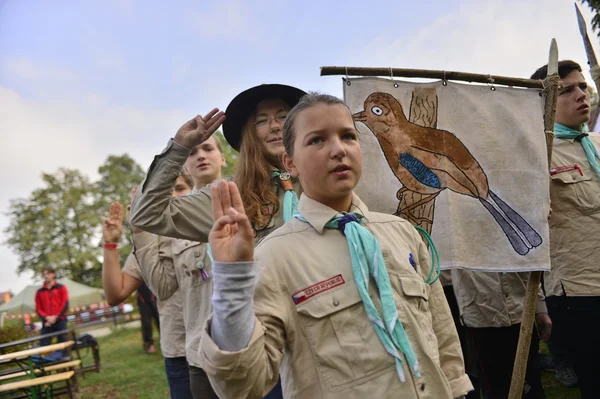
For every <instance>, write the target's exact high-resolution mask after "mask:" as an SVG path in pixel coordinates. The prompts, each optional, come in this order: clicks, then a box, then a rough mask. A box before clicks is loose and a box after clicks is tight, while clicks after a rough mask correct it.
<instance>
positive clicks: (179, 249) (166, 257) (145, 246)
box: [133, 232, 213, 368]
mask: <svg viewBox="0 0 600 399" xmlns="http://www.w3.org/2000/svg"><path fill="white" fill-rule="evenodd" d="M133 243H134V248H135V256H136V258H137V259H138V261H139V264H140V265H141V268H142V272H143V274H144V276H145V277H146V280H147V281H148V285H149V286H150V288H151V289H152V290H153V291H154V292H155V293H156V295H157V296H158V298H159V299H161V300H162V299H166V298H169V299H167V300H170V298H172V296H171V295H177V296H179V297H180V301H179V302H180V303H181V304H182V307H181V308H180V309H179V314H180V315H182V316H183V322H184V325H185V356H186V358H187V361H188V363H189V364H191V365H192V366H195V367H200V368H201V367H202V366H201V364H200V358H199V356H198V348H199V346H200V337H201V335H202V326H203V325H204V322H205V321H206V319H207V318H208V316H209V315H210V313H211V312H212V304H211V302H210V298H211V296H212V291H213V285H212V278H211V277H209V279H208V280H206V281H204V280H202V277H201V275H200V273H199V271H198V265H199V264H200V265H202V266H204V270H205V271H206V272H207V273H208V275H209V276H210V275H211V262H210V258H209V257H208V256H207V254H206V244H202V243H199V242H194V241H187V240H176V239H171V238H166V237H159V236H156V235H154V234H150V233H147V232H140V233H136V234H134V235H133Z"/></svg>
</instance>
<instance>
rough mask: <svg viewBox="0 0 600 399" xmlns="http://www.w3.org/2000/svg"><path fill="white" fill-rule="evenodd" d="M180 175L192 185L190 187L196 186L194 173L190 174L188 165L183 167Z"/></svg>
mask: <svg viewBox="0 0 600 399" xmlns="http://www.w3.org/2000/svg"><path fill="white" fill-rule="evenodd" d="M178 177H183V180H185V183H186V184H187V185H188V186H190V188H194V179H192V175H191V174H190V171H189V170H188V169H187V167H186V166H185V165H184V166H183V168H181V172H179V176H178Z"/></svg>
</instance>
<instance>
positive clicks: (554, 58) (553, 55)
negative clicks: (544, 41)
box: [548, 39, 558, 76]
mask: <svg viewBox="0 0 600 399" xmlns="http://www.w3.org/2000/svg"><path fill="white" fill-rule="evenodd" d="M555 73H558V45H557V44H556V39H552V42H550V54H549V56H548V76H552V75H554V74H555Z"/></svg>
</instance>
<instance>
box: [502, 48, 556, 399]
mask: <svg viewBox="0 0 600 399" xmlns="http://www.w3.org/2000/svg"><path fill="white" fill-rule="evenodd" d="M549 58H550V59H549V62H548V77H547V78H546V80H545V86H546V88H545V89H544V95H545V103H544V130H545V131H546V132H547V133H546V147H547V149H548V166H549V165H550V160H551V159H552V142H553V140H554V134H553V133H551V132H552V131H553V130H554V116H555V114H556V96H557V89H558V84H559V79H560V78H559V76H558V48H557V45H556V40H554V39H552V43H551V45H550V57H549ZM548 132H550V133H548ZM548 169H549V167H548ZM541 278H542V272H539V271H538V272H531V273H529V279H528V280H527V289H526V292H525V303H524V304H523V318H522V320H521V331H520V333H519V343H518V345H517V353H516V355H515V365H514V367H513V374H512V380H511V384H510V391H509V393H508V398H509V399H521V397H522V395H523V385H524V383H525V372H526V371H527V359H528V357H529V346H530V345H531V334H532V332H533V322H534V320H535V305H536V299H537V293H538V290H539V286H540V281H541Z"/></svg>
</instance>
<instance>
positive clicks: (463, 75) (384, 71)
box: [321, 66, 544, 89]
mask: <svg viewBox="0 0 600 399" xmlns="http://www.w3.org/2000/svg"><path fill="white" fill-rule="evenodd" d="M334 75H342V76H344V75H345V76H381V77H383V76H386V77H391V78H424V79H440V80H458V81H463V82H476V83H487V84H493V85H503V86H513V87H526V88H532V89H543V88H544V87H543V84H542V81H541V80H533V79H523V78H513V77H509V76H496V75H483V74H478V73H469V72H456V71H439V70H427V69H404V68H367V67H344V66H323V67H321V76H334Z"/></svg>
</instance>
